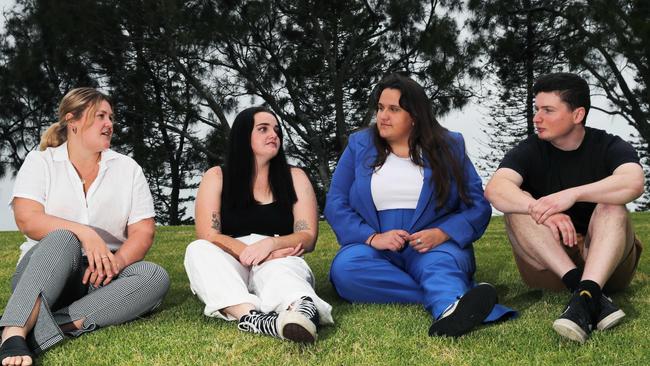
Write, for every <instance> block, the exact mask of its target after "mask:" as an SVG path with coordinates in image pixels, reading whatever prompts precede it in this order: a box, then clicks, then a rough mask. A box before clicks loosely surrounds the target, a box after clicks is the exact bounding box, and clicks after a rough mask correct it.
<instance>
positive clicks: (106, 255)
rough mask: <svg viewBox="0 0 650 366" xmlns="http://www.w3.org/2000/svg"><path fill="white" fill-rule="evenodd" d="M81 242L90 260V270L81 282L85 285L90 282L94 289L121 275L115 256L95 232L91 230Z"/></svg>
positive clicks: (80, 238) (81, 236)
mask: <svg viewBox="0 0 650 366" xmlns="http://www.w3.org/2000/svg"><path fill="white" fill-rule="evenodd" d="M79 240H80V241H81V247H82V248H83V249H84V251H85V252H86V257H87V258H88V269H87V270H86V273H84V276H83V279H82V280H81V282H82V283H83V284H84V285H85V284H87V283H88V282H90V284H92V285H93V286H94V287H99V286H100V285H101V284H102V282H105V280H106V279H112V278H113V277H114V276H117V275H118V274H119V265H118V263H117V260H116V258H115V255H114V254H113V253H112V252H111V251H110V250H109V249H108V246H107V245H106V243H105V242H104V240H103V239H102V238H101V237H100V236H99V235H98V234H97V233H96V232H95V230H93V229H90V228H89V229H88V231H87V232H85V233H84V234H82V235H80V236H79ZM109 282H110V281H109ZM107 283H108V282H107Z"/></svg>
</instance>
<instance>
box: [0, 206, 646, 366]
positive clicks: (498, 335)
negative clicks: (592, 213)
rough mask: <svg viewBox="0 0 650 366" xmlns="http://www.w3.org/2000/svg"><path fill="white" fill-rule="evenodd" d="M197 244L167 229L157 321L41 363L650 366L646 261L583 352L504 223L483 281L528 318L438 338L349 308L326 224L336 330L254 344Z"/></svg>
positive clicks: (481, 248) (59, 349)
mask: <svg viewBox="0 0 650 366" xmlns="http://www.w3.org/2000/svg"><path fill="white" fill-rule="evenodd" d="M632 218H633V220H634V224H635V228H636V231H637V235H638V236H639V237H640V238H641V241H642V242H644V243H646V244H647V243H650V213H640V214H633V216H632ZM193 238H194V231H193V228H192V227H161V228H159V229H158V233H157V236H156V242H155V244H154V247H153V249H152V250H151V252H150V253H149V255H148V256H147V260H150V261H153V262H156V263H158V264H161V265H162V266H163V267H165V268H166V269H167V271H168V272H169V275H170V277H171V280H172V285H171V288H170V291H169V293H168V294H167V297H166V298H165V301H164V302H163V304H162V306H161V308H160V309H159V310H158V311H157V312H156V313H154V314H153V315H151V316H149V317H147V318H145V319H141V320H138V321H134V322H131V323H128V324H125V325H122V326H117V327H108V328H105V329H101V330H99V331H96V332H93V333H89V334H86V335H84V336H82V337H81V338H79V339H75V340H67V341H65V342H62V343H61V344H60V345H58V346H56V347H54V348H53V349H51V350H50V351H49V352H47V353H46V354H45V355H44V356H42V357H40V358H39V359H37V361H38V362H39V363H40V364H44V365H134V364H144V365H233V364H237V365H249V364H250V365H292V366H293V365H383V364H386V365H418V364H427V365H431V364H444V365H447V364H453V365H479V364H480V365H483V364H495V365H502V364H523V365H529V364H553V365H555V364H600V365H613V364H616V365H618V364H627V365H648V364H650V337H649V336H648V335H647V333H646V332H648V330H649V329H650V316H649V314H650V278H649V276H650V264H649V263H648V261H647V260H643V259H642V260H641V263H640V265H639V270H638V273H637V275H636V277H635V279H634V281H633V282H632V285H631V286H630V287H629V288H628V289H627V290H626V291H624V292H622V293H619V294H616V295H614V296H613V299H614V301H615V303H616V304H618V305H619V306H620V307H621V308H622V309H623V310H624V311H625V313H626V314H627V317H626V318H625V320H624V322H623V323H622V324H621V325H620V326H618V327H616V328H614V329H611V330H609V331H607V332H595V333H593V334H592V337H591V339H590V340H589V341H588V342H587V343H586V344H585V345H583V346H580V345H578V344H576V343H573V342H570V341H567V340H564V339H561V338H560V337H559V336H558V335H557V334H556V333H555V332H554V331H553V329H552V328H551V324H552V322H553V320H554V319H555V318H556V317H557V316H558V315H559V314H560V313H561V312H562V310H563V307H564V305H565V303H566V301H567V300H568V295H567V293H561V294H554V293H548V292H542V291H537V290H530V289H528V288H526V287H524V286H523V285H522V283H521V282H520V280H519V274H518V272H517V269H516V268H515V264H514V262H513V259H512V254H511V251H510V245H509V244H508V242H507V239H506V235H505V231H504V228H503V221H502V219H501V218H498V217H495V218H493V220H492V222H491V224H490V227H489V228H488V230H487V232H486V233H485V235H484V236H483V238H482V239H481V240H479V241H478V242H477V243H476V244H475V250H476V260H477V265H478V271H477V273H476V278H477V280H479V281H487V282H490V283H492V284H494V285H496V286H497V289H498V292H499V297H500V299H501V302H502V303H503V304H506V305H509V306H511V307H514V308H516V309H517V310H519V311H520V317H519V318H518V319H516V320H514V321H507V322H504V323H500V324H495V325H490V326H484V327H481V328H479V329H478V330H476V331H474V332H472V333H470V334H468V335H465V336H464V337H461V338H459V339H447V338H430V337H428V336H427V330H428V328H429V325H430V324H431V316H430V315H429V314H428V313H426V312H425V311H424V310H423V308H422V307H421V306H419V305H351V304H348V303H346V302H344V301H343V300H341V299H340V298H339V297H338V296H337V295H336V292H335V291H334V289H333V288H332V285H331V284H330V283H329V280H328V277H327V276H328V271H329V265H330V261H331V259H332V258H333V256H334V254H335V253H336V250H337V249H338V245H337V243H336V239H335V237H334V234H333V233H332V231H331V229H330V228H329V226H327V224H326V223H321V232H320V237H319V240H318V245H317V250H316V251H315V252H314V253H311V254H309V255H307V256H306V259H307V261H308V262H309V264H310V265H311V268H312V270H313V271H314V273H315V275H316V278H317V289H316V290H317V292H318V293H319V294H320V296H322V297H323V298H324V299H325V300H326V301H328V302H329V303H331V304H332V306H333V307H334V311H333V316H334V320H335V322H336V324H335V325H334V326H330V327H325V328H323V329H321V331H320V333H319V337H320V338H319V340H318V341H317V342H316V344H315V345H313V346H301V345H298V344H292V343H289V342H283V341H280V340H277V339H273V338H270V337H264V336H259V335H253V334H245V333H242V332H240V331H238V330H237V327H236V325H235V324H234V323H226V322H224V321H221V320H217V319H211V318H207V317H205V316H203V315H202V309H203V305H202V304H201V302H200V301H199V300H198V299H197V298H196V297H195V296H193V295H192V293H191V291H190V290H189V287H188V281H187V277H186V275H185V271H184V269H183V255H184V250H185V246H186V245H187V244H188V243H189V242H191V241H192V240H193ZM21 242H22V236H21V234H20V233H18V232H5V233H0V244H1V245H0V263H2V265H1V266H0V281H1V282H2V284H1V285H0V303H2V304H6V302H7V299H8V298H9V294H10V285H9V282H10V277H11V275H12V273H13V270H14V268H15V262H16V259H17V258H18V253H19V250H18V244H19V243H21ZM644 256H645V257H647V253H646V254H645V255H644ZM215 284H216V281H215ZM2 306H4V305H2Z"/></svg>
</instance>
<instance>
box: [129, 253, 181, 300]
mask: <svg viewBox="0 0 650 366" xmlns="http://www.w3.org/2000/svg"><path fill="white" fill-rule="evenodd" d="M129 270H130V271H132V272H133V274H135V275H137V276H138V277H140V278H141V281H142V288H145V289H147V290H148V291H151V292H153V293H154V297H155V298H157V299H162V298H163V296H165V294H166V293H167V291H168V290H169V286H170V283H171V281H170V280H169V274H167V271H166V270H165V269H164V268H163V267H161V266H159V265H157V264H155V263H151V262H137V263H134V264H132V265H130V266H129Z"/></svg>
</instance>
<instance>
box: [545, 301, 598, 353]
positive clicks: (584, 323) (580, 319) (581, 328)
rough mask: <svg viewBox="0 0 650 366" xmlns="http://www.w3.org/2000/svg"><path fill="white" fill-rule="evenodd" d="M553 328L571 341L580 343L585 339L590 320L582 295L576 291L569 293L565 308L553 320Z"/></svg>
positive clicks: (590, 326)
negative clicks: (569, 297)
mask: <svg viewBox="0 0 650 366" xmlns="http://www.w3.org/2000/svg"><path fill="white" fill-rule="evenodd" d="M553 329H555V331H556V332H557V333H558V334H559V335H561V336H563V337H566V338H569V339H571V340H573V341H576V342H580V343H585V342H586V341H587V338H588V337H589V334H590V333H591V329H592V320H591V314H590V313H589V307H588V305H587V300H586V299H585V297H584V296H580V295H579V294H578V292H577V291H576V292H574V293H573V295H571V299H570V300H569V304H568V305H567V307H566V309H565V310H564V312H563V313H562V315H560V317H559V318H558V319H557V320H555V321H554V322H553Z"/></svg>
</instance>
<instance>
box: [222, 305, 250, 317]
mask: <svg viewBox="0 0 650 366" xmlns="http://www.w3.org/2000/svg"><path fill="white" fill-rule="evenodd" d="M251 310H255V305H253V304H250V303H243V304H237V305H232V306H228V307H227V308H223V309H221V312H222V313H225V314H227V315H230V316H232V317H233V318H235V319H237V320H239V319H240V318H241V317H242V316H244V315H247V314H248V313H249V312H250V311H251Z"/></svg>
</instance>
